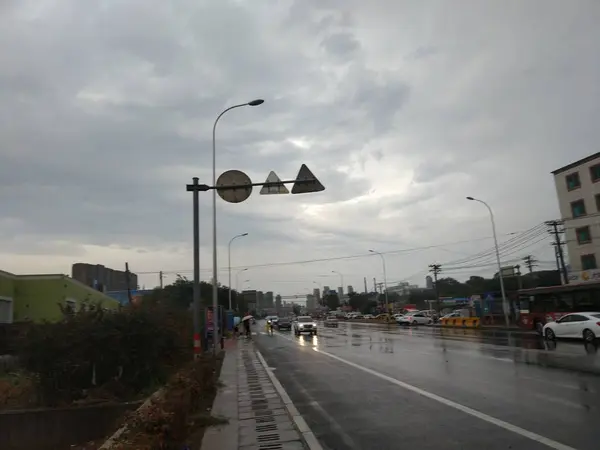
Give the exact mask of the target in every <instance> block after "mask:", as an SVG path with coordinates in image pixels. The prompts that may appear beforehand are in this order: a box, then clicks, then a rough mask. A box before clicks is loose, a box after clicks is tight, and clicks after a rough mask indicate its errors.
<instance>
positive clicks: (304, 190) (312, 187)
mask: <svg viewBox="0 0 600 450" xmlns="http://www.w3.org/2000/svg"><path fill="white" fill-rule="evenodd" d="M324 190H325V186H323V185H322V184H321V182H320V181H319V180H317V177H315V176H314V175H313V173H312V172H311V171H310V169H309V168H308V167H306V164H302V167H300V171H299V172H298V176H297V177H296V182H295V183H294V186H293V187H292V194H308V193H309V192H320V191H324Z"/></svg>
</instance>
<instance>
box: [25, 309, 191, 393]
mask: <svg viewBox="0 0 600 450" xmlns="http://www.w3.org/2000/svg"><path fill="white" fill-rule="evenodd" d="M190 321H191V319H190V317H189V315H188V314H185V313H183V312H172V311H169V310H166V309H164V308H160V307H157V306H140V307H135V306H131V307H126V308H122V309H121V310H119V311H118V312H104V311H102V310H101V309H100V308H92V309H91V310H87V311H80V312H77V313H70V314H69V313H67V314H65V318H64V319H63V320H62V321H60V322H57V323H44V324H40V325H37V326H34V327H32V328H31V330H30V331H29V332H28V333H27V335H26V336H25V338H24V340H23V342H22V345H21V347H20V351H19V356H20V361H21V363H22V364H23V366H24V368H25V369H27V370H28V371H30V372H33V373H34V374H36V375H37V377H38V383H39V388H40V394H41V395H42V402H43V403H44V404H46V405H56V404H64V403H71V402H73V401H75V400H79V399H81V398H84V397H86V395H88V393H89V391H90V390H92V389H95V390H99V389H100V388H101V387H103V388H104V389H105V390H106V391H109V392H110V393H111V394H113V395H114V396H116V397H118V398H121V399H125V398H131V397H134V396H136V395H138V394H139V393H141V392H143V391H145V390H147V389H148V388H149V387H152V386H156V385H157V384H161V383H163V382H164V381H165V380H166V379H167V377H168V375H169V374H170V372H171V370H172V369H173V368H175V367H177V366H178V365H180V364H181V363H183V362H184V361H186V360H188V359H190V357H191V353H192V352H191V336H192V333H191V324H190Z"/></svg>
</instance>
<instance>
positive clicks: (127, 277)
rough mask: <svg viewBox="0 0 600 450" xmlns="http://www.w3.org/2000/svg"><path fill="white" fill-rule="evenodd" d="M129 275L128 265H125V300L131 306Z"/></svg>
mask: <svg viewBox="0 0 600 450" xmlns="http://www.w3.org/2000/svg"><path fill="white" fill-rule="evenodd" d="M130 280H131V275H130V272H129V263H128V262H126V263H125V282H126V283H127V299H128V300H129V304H130V305H131V301H132V298H131V281H130Z"/></svg>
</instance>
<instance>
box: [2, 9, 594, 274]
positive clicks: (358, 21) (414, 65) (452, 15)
mask: <svg viewBox="0 0 600 450" xmlns="http://www.w3.org/2000/svg"><path fill="white" fill-rule="evenodd" d="M545 4H548V6H547V9H546V10H545V14H544V15H542V16H540V15H539V10H538V8H539V7H538V6H535V7H534V6H531V5H532V4H523V5H520V6H519V7H518V8H514V9H511V10H506V8H501V7H500V6H493V7H492V6H489V5H488V7H486V8H484V7H483V6H481V4H480V2H461V5H462V7H461V8H454V9H450V10H449V9H446V8H437V7H436V8H432V7H431V6H430V5H425V4H421V3H419V2H384V1H375V2H374V3H369V4H367V3H364V2H358V1H352V0H296V1H295V2H293V4H292V5H291V6H290V5H289V4H284V3H279V2H276V3H273V2H268V1H261V0H257V3H256V4H254V2H253V3H252V5H251V6H248V5H246V4H244V3H243V2H242V3H240V2H233V1H222V2H221V1H219V2H210V1H199V2H175V3H173V2H171V3H168V2H167V3H165V2H161V1H143V2H142V1H133V2H127V3H123V2H121V3H118V2H117V3H112V4H108V5H107V4H105V3H104V2H94V1H89V2H76V1H66V0H65V1H62V2H54V3H53V4H52V7H49V6H46V5H42V4H40V2H36V1H33V0H30V1H27V0H23V1H20V2H14V1H12V2H10V3H9V2H2V8H3V9H2V14H0V53H1V54H2V55H3V60H2V63H1V65H0V202H1V203H2V205H3V218H2V220H1V221H0V236H2V239H3V242H4V243H5V245H3V248H4V251H9V252H10V253H11V254H17V253H18V254H21V255H24V254H32V253H36V254H45V255H50V254H52V252H55V253H56V254H64V255H79V254H81V249H82V245H83V244H85V243H95V244H98V245H109V244H113V245H116V246H120V247H121V248H131V249H132V250H131V251H132V252H135V251H137V250H140V251H149V249H163V254H165V255H167V254H171V253H172V254H176V255H179V254H181V255H184V256H182V258H184V257H185V258H188V257H189V247H190V243H191V230H190V220H191V195H190V194H188V193H186V192H185V191H184V189H185V184H186V183H188V182H189V178H190V177H191V176H193V175H197V176H199V177H201V179H202V181H208V180H210V177H211V159H212V158H211V127H212V124H213V121H214V120H215V117H216V115H217V114H218V113H219V112H220V111H222V110H223V109H224V108H225V107H227V106H230V105H232V104H234V103H238V102H243V101H248V100H251V99H253V98H256V97H262V98H264V99H265V100H266V103H265V104H264V105H262V106H260V107H258V108H245V109H243V110H236V111H235V112H233V111H232V112H231V113H228V114H227V116H225V117H224V118H223V120H222V121H221V123H220V124H219V127H218V129H217V170H218V172H219V173H220V172H222V171H223V170H227V169H230V168H237V169H240V170H244V171H246V172H247V173H248V174H249V175H250V176H251V177H252V179H253V180H257V181H263V179H264V178H265V177H266V175H267V174H268V173H269V171H270V170H274V171H276V172H277V173H278V174H279V175H280V176H282V177H288V176H289V177H293V176H294V175H295V174H296V172H297V170H298V168H299V166H300V164H302V163H305V164H307V165H308V166H309V167H310V168H311V169H312V170H313V172H314V173H315V175H316V176H317V177H319V178H320V179H321V180H322V182H323V184H325V186H326V187H327V190H326V191H324V192H322V193H319V194H315V195H312V196H311V195H306V196H292V195H290V196H287V198H267V197H263V198H261V197H260V196H259V195H258V192H255V193H254V194H253V196H252V198H251V199H250V200H248V202H247V203H244V204H241V205H228V204H224V203H223V202H222V201H221V200H219V205H218V211H219V244H220V245H226V243H227V240H228V236H231V235H234V234H236V233H239V232H249V233H251V235H252V239H251V240H247V241H244V243H243V244H241V248H240V254H241V255H242V256H243V257H244V258H246V259H245V260H244V261H250V260H252V258H263V259H265V260H292V259H294V258H296V259H309V258H310V257H311V256H312V255H313V254H318V253H319V252H321V250H322V247H321V246H323V248H326V249H327V252H328V253H330V254H334V253H335V254H336V255H337V254H346V253H352V252H350V250H353V251H354V250H356V251H358V250H360V249H362V248H364V247H366V246H370V245H372V246H380V247H381V248H382V249H383V250H385V248H386V247H390V248H391V247H392V246H394V247H413V246H417V245H419V244H421V243H423V242H432V241H437V242H439V241H445V240H446V241H447V240H453V239H458V238H461V237H466V238H468V237H470V236H474V235H477V234H479V235H481V234H483V235H487V234H489V223H488V218H487V217H486V216H485V211H482V212H480V211H478V210H473V209H472V206H473V205H470V204H469V205H467V204H465V203H467V202H464V200H463V198H464V196H465V195H469V194H471V195H475V194H474V193H476V195H478V196H481V197H484V198H485V199H486V200H488V201H489V202H490V203H491V204H493V206H494V208H495V212H496V213H497V218H498V226H499V229H505V230H510V231H514V230H515V229H519V228H521V227H524V228H527V226H530V225H531V224H530V223H528V222H532V221H533V222H537V221H540V220H543V218H544V217H546V216H551V217H553V216H555V215H556V204H555V203H556V202H555V201H554V198H553V196H554V188H553V186H552V180H551V178H550V177H549V175H548V172H549V171H550V170H552V169H555V168H556V167H558V166H561V165H563V164H566V163H568V162H569V161H571V160H573V159H576V158H577V157H580V156H585V155H586V154H588V153H591V152H592V150H590V148H593V147H594V145H595V142H597V141H598V138H600V136H599V135H598V127H597V125H596V121H597V120H596V119H597V104H598V95H597V90H595V88H594V87H595V85H596V80H597V79H598V78H599V77H600V64H598V61H597V59H594V58H590V57H589V55H593V54H596V53H598V48H597V42H599V41H600V40H599V39H598V36H597V27H595V23H597V21H598V19H599V16H598V9H597V8H593V5H594V4H593V3H589V5H592V8H590V7H586V6H581V8H580V9H577V8H574V7H569V6H567V7H565V6H564V2H560V3H553V2H545ZM582 5H585V2H582ZM490 8H491V9H490ZM465 9H468V10H470V11H471V14H470V15H469V16H468V17H467V16H464V15H463V14H462V13H461V11H464V10H465ZM534 21H535V23H536V26H535V27H532V26H531V24H532V23H533V22H534ZM509 25H510V27H509ZM509 28H510V31H509ZM423 29H427V30H430V32H428V33H427V36H423V33H422V31H421V30H423ZM233 30H235V31H233ZM557 30H559V31H557ZM424 37H425V38H426V40H424ZM15 42H16V43H18V51H15ZM84 94H85V95H84ZM86 96H87V97H86ZM294 139H296V140H299V139H303V140H305V141H306V142H308V143H309V144H308V148H301V147H298V146H295V145H294V144H292V143H291V141H292V140H294ZM361 162H362V164H361ZM355 164H356V170H357V171H358V173H356V174H350V175H351V176H350V175H347V174H344V173H341V172H340V171H339V169H340V168H347V167H350V166H352V167H354V165H355ZM377 168H380V169H386V170H388V171H389V169H391V168H394V169H395V170H397V173H398V176H399V177H400V176H404V177H406V174H407V173H412V174H413V184H412V186H409V187H408V188H407V189H408V191H407V192H400V191H399V193H398V197H397V198H389V197H388V198H384V199H379V200H375V199H372V200H370V201H366V202H363V203H362V204H359V205H352V204H350V203H347V205H348V206H345V207H344V208H345V209H342V210H341V212H339V213H338V212H336V214H339V217H336V218H335V220H332V221H331V222H332V223H331V224H328V225H327V226H322V225H320V224H319V223H318V221H314V223H311V221H310V220H304V219H303V217H302V207H303V206H305V205H319V204H322V205H326V208H327V207H330V208H331V209H332V210H335V211H338V210H337V209H336V208H337V207H338V206H339V205H340V202H342V201H347V200H350V199H352V198H355V197H359V196H364V195H365V194H367V193H369V192H373V189H374V186H376V185H378V181H379V180H378V179H376V175H374V174H376V173H377ZM365 173H368V175H365ZM388 177H389V179H390V183H391V184H393V182H394V181H393V180H394V178H393V176H389V174H388ZM507 177H509V178H510V180H511V181H510V182H507V181H506V180H507V179H508V178H507ZM382 188H383V189H384V190H386V189H388V188H389V189H390V190H393V189H396V188H397V186H383V187H382ZM373 198H376V196H375V195H374V196H373ZM532 204H535V205H536V208H535V209H536V210H535V211H533V209H534V208H531V205H532ZM301 205H302V206H301ZM201 211H202V245H203V251H204V253H206V251H205V249H206V248H209V247H210V229H211V227H210V214H209V212H210V196H209V195H203V196H201ZM391 213H394V214H396V215H397V216H395V217H394V218H388V219H382V217H384V216H385V215H386V214H391ZM325 214H327V210H326V212H325ZM299 227H303V228H302V230H300V229H299ZM442 238H443V239H442ZM244 248H248V251H247V252H246V253H244V252H243V251H242V250H243V249H244ZM134 249H137V250H134ZM299 249H300V250H299ZM467 251H471V248H469V249H468V250H467ZM299 252H302V253H303V255H302V257H298V253H299ZM443 256H444V255H442V257H440V258H441V259H443ZM10 259H11V258H8V260H10ZM188 259H189V258H188ZM429 259H435V255H433V254H427V255H426V256H419V255H414V256H411V261H410V264H409V263H406V262H402V260H401V258H398V259H397V262H394V263H393V264H395V265H396V266H395V267H390V272H392V271H394V270H395V272H396V273H398V274H399V275H398V276H399V277H400V276H401V275H400V274H402V273H404V274H405V275H406V273H407V272H409V271H410V272H416V271H417V269H418V268H419V267H413V266H420V265H425V266H426V260H429ZM29 261H31V264H32V266H35V264H36V263H35V260H34V259H33V258H32V259H30V260H29ZM394 261H396V260H394ZM242 262H243V261H241V260H240V264H241V263H242ZM146 264H148V265H149V266H153V267H152V268H157V267H160V264H161V261H150V262H147V263H146ZM185 264H188V265H189V261H188V260H183V259H182V266H183V265H185ZM363 267H364V271H365V272H368V271H375V270H374V269H373V268H372V267H371V264H367V265H364V266H363ZM8 269H10V268H8ZM34 270H35V269H34V268H32V269H31V271H34ZM356 270H357V271H358V269H356ZM292 272H293V271H290V273H292ZM375 272H377V273H374V274H372V275H373V276H379V275H378V272H379V269H377V270H376V271H375ZM265 273H266V271H265ZM361 280H362V277H360V281H361ZM347 281H349V282H351V283H354V284H356V285H358V284H360V282H357V281H356V280H354V281H352V280H347ZM264 282H265V283H267V282H268V275H264Z"/></svg>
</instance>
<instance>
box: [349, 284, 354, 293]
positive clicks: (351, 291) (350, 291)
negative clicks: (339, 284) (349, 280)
mask: <svg viewBox="0 0 600 450" xmlns="http://www.w3.org/2000/svg"><path fill="white" fill-rule="evenodd" d="M352 294H354V288H353V287H352V286H351V285H348V295H352Z"/></svg>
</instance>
